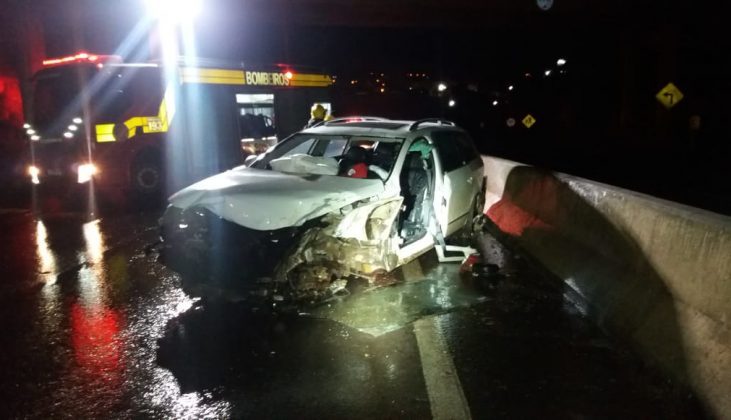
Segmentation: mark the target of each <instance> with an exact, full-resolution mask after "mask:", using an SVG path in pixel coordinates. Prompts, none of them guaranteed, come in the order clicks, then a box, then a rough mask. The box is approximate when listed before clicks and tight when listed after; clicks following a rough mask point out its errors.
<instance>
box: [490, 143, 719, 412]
mask: <svg viewBox="0 0 731 420" xmlns="http://www.w3.org/2000/svg"><path fill="white" fill-rule="evenodd" d="M483 160H484V163H485V174H486V176H487V191H486V204H485V211H486V214H487V216H488V217H489V219H490V220H492V222H493V223H494V224H495V225H496V226H497V227H498V228H499V229H500V230H501V231H502V232H503V233H505V234H507V235H510V236H511V237H512V238H513V239H514V241H515V242H516V243H517V244H518V245H519V246H520V247H521V248H523V250H524V251H525V252H527V253H529V254H530V255H531V256H532V257H533V258H534V259H535V260H537V261H538V262H540V263H541V264H542V265H543V266H544V267H545V268H547V269H548V270H549V271H551V272H552V273H553V274H555V275H556V276H557V277H559V278H561V279H563V281H564V283H565V285H566V287H570V288H571V289H573V291H575V292H576V293H578V294H579V295H581V296H582V297H583V299H585V301H586V303H587V307H588V308H589V315H590V316H592V317H593V318H594V319H595V320H596V321H597V322H598V323H599V324H600V325H601V326H603V327H605V328H607V329H608V330H609V331H610V332H612V333H613V334H615V335H617V336H619V337H620V338H623V339H625V340H627V341H629V343H630V344H631V345H633V347H634V348H635V349H636V350H637V351H638V352H639V353H640V354H641V355H642V356H643V357H644V358H645V360H646V361H647V362H648V363H650V364H652V365H654V366H656V367H658V368H659V369H660V370H662V371H663V372H664V373H665V374H666V375H668V376H669V377H670V378H672V379H674V380H677V381H681V382H682V383H685V384H688V385H690V386H691V387H692V388H693V389H694V390H695V391H696V392H697V393H698V395H699V397H700V398H701V399H702V400H703V401H704V402H705V403H706V405H707V406H708V408H709V410H711V411H712V413H713V414H715V416H717V417H720V418H729V419H731V328H729V322H731V217H726V216H722V215H718V214H714V213H710V212H707V211H704V210H700V209H695V208H691V207H687V206H683V205H681V204H677V203H672V202H669V201H665V200H661V199H657V198H654V197H650V196H647V195H643V194H639V193H636V192H632V191H627V190H623V189H621V188H617V187H612V186H609V185H605V184H601V183H598V182H593V181H589V180H585V179H581V178H576V177H572V176H569V175H564V174H556V173H552V172H548V171H544V170H541V169H538V168H535V167H531V166H527V165H523V164H520V163H516V162H511V161H507V160H504V159H499V158H494V157H487V156H486V157H483Z"/></svg>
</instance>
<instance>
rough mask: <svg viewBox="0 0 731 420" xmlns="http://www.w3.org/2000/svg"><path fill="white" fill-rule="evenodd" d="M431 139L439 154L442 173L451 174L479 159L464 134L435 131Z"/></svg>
mask: <svg viewBox="0 0 731 420" xmlns="http://www.w3.org/2000/svg"><path fill="white" fill-rule="evenodd" d="M431 138H432V140H433V141H434V145H435V146H436V148H437V152H439V158H440V159H441V162H442V166H443V167H444V168H443V169H442V170H443V171H444V172H451V171H453V170H455V169H458V168H461V167H463V166H465V165H467V164H468V163H470V162H471V161H473V160H474V159H477V158H479V155H478V154H477V151H476V150H475V147H474V146H473V145H472V141H471V140H470V138H469V137H468V136H467V135H466V134H465V133H460V132H459V131H435V132H433V133H432V134H431Z"/></svg>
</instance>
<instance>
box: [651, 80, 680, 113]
mask: <svg viewBox="0 0 731 420" xmlns="http://www.w3.org/2000/svg"><path fill="white" fill-rule="evenodd" d="M655 98H657V100H658V101H660V103H661V104H663V106H664V107H665V108H667V109H670V108H672V107H674V106H675V105H677V104H678V102H680V101H682V100H683V92H681V91H680V89H678V87H677V86H675V85H674V84H672V83H668V84H667V86H665V87H664V88H662V89H661V90H660V92H658V93H657V95H655Z"/></svg>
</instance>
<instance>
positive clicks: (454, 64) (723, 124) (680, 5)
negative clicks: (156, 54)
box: [0, 0, 731, 214]
mask: <svg viewBox="0 0 731 420" xmlns="http://www.w3.org/2000/svg"><path fill="white" fill-rule="evenodd" d="M2 10H3V12H2V14H0V82H1V85H2V89H0V121H2V122H0V126H1V127H2V128H1V129H0V148H1V150H0V153H2V156H3V158H2V159H3V160H2V164H3V168H4V169H5V170H6V172H8V171H10V168H12V167H13V162H14V160H13V156H14V153H16V151H17V150H20V149H22V148H24V147H25V146H24V143H23V139H22V136H18V135H17V131H18V130H17V128H18V127H19V126H20V125H22V122H23V117H22V115H23V113H22V103H21V102H20V100H19V92H20V91H23V90H24V89H26V88H27V84H26V81H27V80H28V78H29V76H30V75H31V74H32V73H33V71H35V70H37V69H38V68H39V66H40V61H41V60H42V59H43V58H45V57H54V56H61V55H65V54H72V53H75V52H77V51H79V50H87V51H92V52H94V53H114V52H115V51H118V48H119V47H120V45H124V43H125V40H128V39H130V38H131V37H133V36H132V34H135V33H136V31H135V29H134V28H136V27H138V28H140V27H142V26H144V25H143V24H142V23H141V22H144V16H145V14H144V13H145V9H144V5H143V2H142V1H141V0H126V1H123V0H105V1H103V2H102V1H95V0H64V1H50V0H36V1H33V2H28V1H21V0H14V1H7V0H6V1H4V2H3V7H2ZM728 19H729V13H728V6H727V5H726V4H724V2H710V1H708V2H689V1H686V2H679V1H669V2H668V1H614V2H609V1H592V2H587V1H581V0H563V1H561V0H556V1H555V4H554V6H553V8H552V9H551V10H549V11H542V10H540V9H539V8H538V7H537V6H536V4H535V3H534V2H533V1H529V0H488V1H475V2H470V1H466V0H451V1H440V0H431V1H424V0H422V1H415V0H394V1H376V0H352V1H342V0H340V1H339V0H270V1H259V0H249V1H241V0H240V1H234V0H207V1H204V10H203V13H202V15H201V16H200V17H199V19H198V20H197V22H196V24H195V32H196V42H197V49H198V54H199V55H200V56H204V57H211V58H221V59H230V60H236V61H243V62H244V63H280V62H285V63H289V64H301V65H308V66H313V67H316V68H320V69H323V70H325V71H327V72H329V73H331V74H334V75H336V76H338V78H337V83H336V84H335V92H334V94H335V98H336V99H335V110H334V111H335V114H336V115H345V114H351V113H363V114H368V115H383V116H387V117H393V118H417V117H426V116H435V115H441V116H445V117H449V118H452V119H454V120H455V121H456V122H458V123H459V124H461V125H463V126H464V127H466V128H467V129H468V130H470V132H471V133H472V135H473V137H474V138H475V140H476V142H477V143H478V145H479V147H480V148H481V149H482V151H483V152H485V153H491V154H495V155H498V156H504V157H507V158H510V159H514V160H519V161H524V162H527V163H532V164H536V165H540V166H545V167H548V168H551V169H554V170H557V171H563V172H568V173H572V174H575V175H578V176H583V177H586V178H590V179H595V180H600V181H604V182H607V183H610V184H614V185H618V186H623V187H626V188H629V189H634V190H638V191H641V192H646V193H649V194H652V195H656V196H660V197H664V198H668V199H671V200H676V201H680V202H683V203H686V204H690V205H693V206H698V207H703V208H706V209H709V210H712V211H716V212H720V213H724V214H731V187H729V186H728V180H729V179H730V178H731V177H730V176H729V175H731V171H730V170H729V169H728V167H729V165H728V163H727V160H728V158H729V155H730V154H731V153H730V150H731V148H730V147H729V140H730V137H731V130H730V129H729V125H728V116H729V115H731V106H730V105H729V102H730V101H731V78H730V77H729V75H731V72H730V70H731V65H730V62H731V60H729V51H731V49H729V47H730V46H731V45H730V44H731V36H730V35H731V34H729V30H728V24H727V21H728ZM138 32H140V36H139V39H138V42H137V43H135V44H134V45H133V48H130V49H129V55H130V56H131V57H134V58H136V59H141V60H144V59H147V58H149V56H150V54H151V53H150V41H149V39H148V36H147V34H146V33H145V32H144V28H142V29H139V30H138ZM559 58H564V59H566V60H567V64H566V65H565V66H563V67H560V68H559V67H558V66H557V65H556V60H557V59H559ZM546 70H551V71H552V72H551V75H550V76H546V75H545V73H544V72H545V71H546ZM414 74H419V75H420V76H418V77H416V76H414ZM352 81H356V83H351V82H352ZM442 81H443V82H445V83H447V84H448V86H449V89H448V90H447V91H446V92H443V93H441V94H440V93H438V92H437V91H436V84H437V83H438V82H442ZM669 82H672V83H674V84H675V85H677V86H678V87H679V88H680V90H681V91H682V92H683V94H684V95H685V98H684V99H683V100H682V101H681V102H680V103H679V104H678V105H677V106H675V107H674V108H672V109H670V110H668V109H666V108H664V107H663V106H662V105H660V103H658V101H657V100H656V99H655V95H656V94H657V92H658V91H659V90H660V89H661V88H662V87H663V86H665V85H666V84H667V83H669ZM509 85H513V86H514V87H515V88H514V90H513V91H508V89H507V87H508V86H509ZM381 88H383V90H384V92H380V90H381ZM450 99H453V100H455V101H456V106H455V107H453V108H450V107H448V106H447V103H448V101H449V100H450ZM495 100H497V101H498V105H497V106H493V101H495ZM528 113H530V114H531V115H533V116H534V117H535V118H536V120H537V123H536V124H535V125H534V126H533V127H532V128H530V129H527V128H525V127H524V126H522V125H521V123H520V120H522V119H523V117H524V116H525V115H526V114H528ZM691 117H695V118H694V119H695V121H700V125H699V126H695V127H694V126H693V125H692V124H691ZM508 118H514V119H515V120H516V121H517V125H516V126H515V127H513V128H509V127H508V126H507V124H506V120H507V119H508Z"/></svg>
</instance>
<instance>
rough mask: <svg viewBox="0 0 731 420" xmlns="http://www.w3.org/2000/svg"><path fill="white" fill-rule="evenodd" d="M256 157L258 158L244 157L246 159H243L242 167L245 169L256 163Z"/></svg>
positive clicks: (252, 156)
mask: <svg viewBox="0 0 731 420" xmlns="http://www.w3.org/2000/svg"><path fill="white" fill-rule="evenodd" d="M258 157H259V155H249V156H246V159H244V165H245V166H247V167H248V166H251V164H252V163H254V161H256V158H258Z"/></svg>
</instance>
